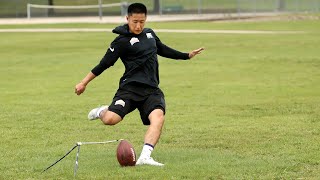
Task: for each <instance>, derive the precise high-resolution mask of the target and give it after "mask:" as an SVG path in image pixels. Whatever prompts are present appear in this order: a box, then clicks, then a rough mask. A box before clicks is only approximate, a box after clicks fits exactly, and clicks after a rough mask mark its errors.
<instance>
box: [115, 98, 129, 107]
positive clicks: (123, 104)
mask: <svg viewBox="0 0 320 180" xmlns="http://www.w3.org/2000/svg"><path fill="white" fill-rule="evenodd" d="M114 105H121V106H122V107H124V106H125V105H126V103H125V102H124V101H123V100H122V99H120V100H117V101H116V102H115V103H114Z"/></svg>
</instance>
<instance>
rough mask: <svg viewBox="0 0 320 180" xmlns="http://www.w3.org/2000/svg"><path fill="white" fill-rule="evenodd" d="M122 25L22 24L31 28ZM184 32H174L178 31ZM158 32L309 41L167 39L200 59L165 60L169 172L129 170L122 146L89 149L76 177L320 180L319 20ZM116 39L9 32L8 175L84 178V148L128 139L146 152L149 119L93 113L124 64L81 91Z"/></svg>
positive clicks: (5, 88) (4, 36)
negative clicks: (115, 119) (106, 120)
mask: <svg viewBox="0 0 320 180" xmlns="http://www.w3.org/2000/svg"><path fill="white" fill-rule="evenodd" d="M36 26H37V27H38V28H48V27H59V28H61V27H66V28H69V27H80V28H81V27H86V28H90V27H94V28H97V27H101V28H103V27H105V28H109V27H111V26H114V25H101V24H100V25H94V24H73V25H66V24H63V25H23V26H18V25H16V26H8V25H6V26H0V28H1V29H3V28H27V27H36ZM173 26H174V27H173ZM148 27H152V28H178V29H182V28H184V29H229V30H234V29H238V30H279V31H283V30H291V31H294V30H299V31H305V33H302V34H197V33H193V34H180V33H158V36H159V37H160V38H161V40H162V41H163V42H164V43H166V44H167V45H169V46H171V47H174V48H176V49H179V50H181V51H189V50H192V49H196V48H198V47H201V46H203V47H205V48H206V50H205V51H204V52H203V53H202V54H201V55H199V56H197V57H196V58H195V59H194V60H192V61H180V62H179V61H173V60H168V59H164V58H160V59H159V61H160V74H161V83H160V87H161V88H162V89H163V91H164V92H165V95H166V102H167V114H166V123H165V127H164V129H163V134H162V138H161V140H160V142H159V144H158V145H157V147H156V149H155V151H154V153H153V156H154V158H155V159H156V160H158V161H160V162H163V163H165V164H166V165H165V166H164V167H163V168H159V167H149V166H141V167H130V168H122V167H120V166H119V165H118V162H117V160H116V156H115V152H116V147H117V144H116V143H114V144H107V145H92V146H89V145H88V146H83V147H82V148H81V152H80V159H79V164H80V166H79V170H78V175H77V179H300V178H301V179H318V178H319V177H320V155H319V150H320V141H319V139H320V106H319V102H320V71H319V69H320V54H319V46H320V43H319V42H320V23H319V21H275V22H188V23H187V22H183V23H177V22H176V23H156V24H155V23H150V24H148ZM114 37H115V35H113V34H111V33H93V32H90V33H0V39H1V41H0V47H1V48H0V82H1V86H0V90H1V94H0V102H1V104H0V110H1V114H0V122H1V126H0V131H1V138H0V144H1V146H0V162H1V163H0V171H1V173H0V179H73V167H74V161H75V152H73V153H71V154H70V155H69V156H68V157H67V158H65V159H64V160H63V161H61V162H60V163H58V164H57V165H55V166H54V167H53V168H52V169H50V170H48V171H47V172H45V173H41V171H42V170H43V169H44V168H46V167H47V166H49V165H50V164H51V163H53V162H54V161H56V160H57V159H58V158H60V157H61V156H63V155H64V154H65V153H66V152H67V151H68V150H69V149H70V148H71V147H72V146H73V145H74V144H75V143H76V142H78V141H104V140H112V139H120V138H123V139H127V140H129V141H130V142H131V143H132V144H133V145H134V147H135V149H136V152H137V154H140V151H141V148H142V144H143V136H144V132H145V130H146V127H144V126H143V125H142V123H141V121H140V119H139V113H138V112H136V111H135V112H133V113H132V114H129V115H128V116H127V117H126V118H125V120H124V121H123V122H121V123H120V124H118V125H116V126H113V127H109V126H104V125H102V123H100V122H99V121H94V122H89V121H88V120H87V118H86V116H87V113H88V111H89V110H90V109H91V108H93V107H96V106H97V105H100V104H105V103H109V102H110V101H111V98H112V97H113V95H114V93H115V91H116V89H117V86H118V80H119V78H120V77H121V75H122V73H123V71H124V68H123V65H122V63H121V62H120V61H118V62H117V63H116V64H115V66H114V67H112V68H110V69H108V70H107V71H105V72H104V73H103V74H102V75H101V76H100V77H98V78H97V79H96V80H94V81H93V82H92V83H91V84H90V85H89V86H88V88H87V91H86V92H85V93H84V94H83V95H81V96H79V97H78V96H76V95H75V94H74V86H75V84H76V83H78V82H79V81H80V80H81V79H82V78H83V77H84V76H85V75H86V74H87V73H88V72H89V71H90V70H91V68H92V67H93V66H95V65H96V64H97V63H98V61H99V60H100V58H101V57H102V56H103V55H104V53H105V50H106V49H107V48H108V47H109V43H110V41H112V40H113V39H114Z"/></svg>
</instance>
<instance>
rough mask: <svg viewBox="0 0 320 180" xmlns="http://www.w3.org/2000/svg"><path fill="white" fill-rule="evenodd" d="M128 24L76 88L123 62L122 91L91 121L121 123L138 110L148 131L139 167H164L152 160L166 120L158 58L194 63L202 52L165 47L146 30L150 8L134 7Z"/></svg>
mask: <svg viewBox="0 0 320 180" xmlns="http://www.w3.org/2000/svg"><path fill="white" fill-rule="evenodd" d="M126 18H127V22H128V23H127V24H125V25H123V26H119V27H116V28H115V29H114V30H113V33H116V34H119V36H118V37H116V38H115V40H114V41H113V42H112V43H111V45H110V47H109V49H108V50H107V52H106V54H105V55H104V57H103V58H102V60H101V61H100V63H99V64H98V65H97V66H95V67H94V68H93V69H92V70H91V72H89V74H88V75H87V76H86V77H85V78H84V79H83V80H82V81H81V82H80V83H78V84H77V85H76V87H75V93H76V94H77V95H80V94H81V93H83V92H84V91H85V89H86V86H87V85H88V84H89V82H90V81H92V80H93V79H94V78H95V77H96V76H99V75H100V74H101V73H102V72H103V71H104V70H106V69H107V68H109V67H110V66H113V65H114V63H115V62H116V61H117V60H118V58H120V59H121V60H122V62H123V64H124V66H125V72H124V74H123V76H122V77H121V78H120V82H119V89H118V90H117V92H116V93H115V96H114V98H113V101H112V103H111V104H110V106H102V107H97V108H95V109H92V110H91V111H90V112H89V114H88V118H89V119H90V120H94V119H99V118H100V119H101V121H102V122H103V123H104V124H106V125H115V124H117V123H119V122H120V121H121V120H122V119H123V118H124V117H125V115H126V114H128V113H130V112H132V111H133V110H135V109H138V110H139V112H140V116H141V119H142V122H143V124H144V125H148V126H149V127H148V130H147V132H146V134H145V138H144V146H143V149H142V152H141V155H140V157H139V159H138V160H137V163H136V165H143V164H147V165H154V166H163V165H164V164H162V163H159V162H156V161H155V160H153V158H152V157H151V152H152V151H153V149H154V147H155V145H156V144H157V142H158V140H159V138H160V135H161V130H162V126H163V124H164V119H165V118H164V116H165V110H166V105H165V100H164V94H163V92H162V91H161V89H160V88H159V86H158V85H159V70H158V68H159V65H158V57H157V54H158V55H160V56H163V57H166V58H171V59H183V60H187V59H191V58H192V57H194V56H195V55H197V54H200V53H201V51H202V50H203V48H199V49H197V50H193V51H191V52H189V53H182V52H179V51H176V50H174V49H172V48H170V47H168V46H166V45H164V44H163V43H162V42H161V41H160V39H159V38H158V37H157V35H156V34H155V32H154V31H153V30H152V29H148V28H144V25H145V22H146V19H147V8H146V6H145V5H144V4H141V3H133V4H131V5H130V6H129V7H128V16H127V17H126Z"/></svg>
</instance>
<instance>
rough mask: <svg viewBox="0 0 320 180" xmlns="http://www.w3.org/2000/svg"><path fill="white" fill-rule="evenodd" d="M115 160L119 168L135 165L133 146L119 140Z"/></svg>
mask: <svg viewBox="0 0 320 180" xmlns="http://www.w3.org/2000/svg"><path fill="white" fill-rule="evenodd" d="M117 159H118V162H119V164H120V165H121V166H134V165H136V152H135V151H134V148H133V146H132V145H131V144H130V143H129V142H128V141H126V140H121V142H120V143H119V145H118V148H117Z"/></svg>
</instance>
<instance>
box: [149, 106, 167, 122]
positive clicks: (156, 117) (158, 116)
mask: <svg viewBox="0 0 320 180" xmlns="http://www.w3.org/2000/svg"><path fill="white" fill-rule="evenodd" d="M149 120H150V123H151V125H157V126H162V125H163V123H164V120H165V117H164V112H163V111H162V110H161V109H155V110H153V111H152V112H151V113H150V115H149Z"/></svg>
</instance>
